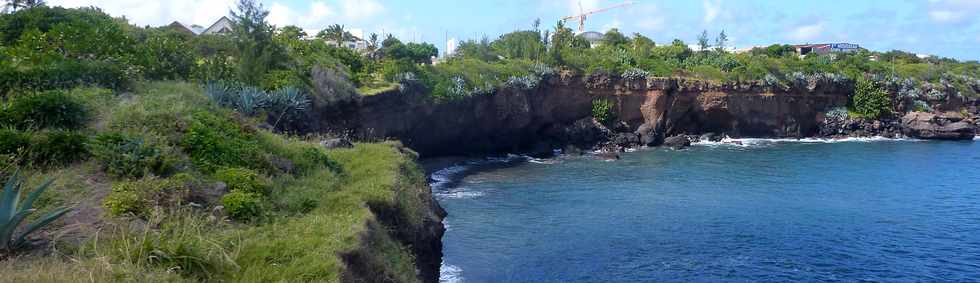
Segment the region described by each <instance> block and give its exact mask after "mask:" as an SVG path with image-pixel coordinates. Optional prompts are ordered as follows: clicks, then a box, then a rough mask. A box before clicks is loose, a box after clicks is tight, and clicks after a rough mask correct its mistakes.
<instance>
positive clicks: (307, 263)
mask: <svg viewBox="0 0 980 283" xmlns="http://www.w3.org/2000/svg"><path fill="white" fill-rule="evenodd" d="M71 93H72V94H73V95H78V96H79V97H83V98H84V100H85V101H86V104H87V105H88V107H89V109H90V110H91V111H92V112H93V119H92V120H91V121H89V122H88V123H87V124H86V129H83V132H84V133H86V134H88V135H96V134H99V133H105V132H109V131H112V132H121V133H126V134H127V135H131V136H134V137H141V138H143V139H145V140H146V141H147V142H150V143H153V144H156V145H158V146H160V147H161V154H164V155H167V156H168V157H169V158H172V159H174V160H177V161H176V163H177V164H176V166H175V167H176V168H178V169H177V172H174V173H175V174H177V173H181V174H180V175H182V176H196V177H194V178H198V179H199V180H197V181H199V182H197V183H200V184H199V186H201V187H199V188H203V187H206V186H213V185H214V182H215V181H216V180H214V179H213V178H214V177H213V176H212V175H211V174H208V173H207V172H209V171H207V170H202V168H197V166H195V163H194V162H191V159H190V158H189V157H188V154H187V153H186V152H184V147H182V146H181V142H182V141H183V140H185V138H186V135H187V133H188V132H189V130H190V128H191V127H190V126H191V125H192V124H193V123H194V121H195V119H196V118H195V113H200V112H201V111H206V112H208V113H212V114H214V115H215V117H218V119H226V120H227V121H231V122H233V123H238V124H240V125H241V127H242V129H243V131H244V132H245V133H246V134H245V135H244V136H243V137H242V138H243V139H248V140H249V142H250V143H251V144H254V145H255V148H254V149H253V150H257V151H258V152H256V154H257V156H261V157H262V158H263V160H265V161H268V162H267V163H269V164H273V165H274V166H272V167H276V168H274V169H269V170H256V172H258V173H259V174H261V175H262V176H261V178H262V179H266V180H269V181H270V187H269V189H268V191H269V194H268V196H267V197H265V198H263V203H262V215H261V216H260V217H258V218H257V219H254V220H251V221H244V222H239V221H228V220H226V219H224V218H222V216H221V214H220V213H219V214H214V213H213V210H211V209H210V208H208V207H205V208H203V209H199V208H191V207H189V206H187V205H186V204H180V203H178V204H165V205H164V206H158V207H152V208H148V210H147V211H146V213H145V214H144V215H141V216H139V217H138V218H130V217H129V216H121V217H114V216H109V214H108V213H106V212H105V211H104V209H105V208H104V207H103V206H102V203H103V201H104V198H105V196H106V195H107V194H108V193H109V191H110V188H111V187H112V185H113V184H116V183H120V182H125V181H127V180H129V179H127V178H125V177H121V176H114V175H111V174H107V173H106V172H104V170H105V169H104V168H103V167H102V166H100V165H99V163H98V162H97V161H95V160H91V159H90V160H83V161H78V162H75V163H72V164H69V165H67V166H62V167H58V168H41V169H30V170H28V171H29V172H26V173H27V175H28V176H30V177H29V178H28V181H27V184H28V185H30V184H36V183H39V182H41V181H42V180H44V179H46V178H48V177H54V178H56V179H57V181H56V182H55V184H54V186H53V187H52V188H51V190H49V192H48V193H47V194H45V195H44V196H43V198H42V199H40V200H39V201H38V203H37V207H38V208H39V209H40V210H42V211H44V210H46V209H49V208H53V207H56V206H61V205H70V206H74V207H76V208H78V209H80V210H84V211H85V213H86V214H92V215H95V216H90V218H92V219H87V220H86V221H92V222H94V223H88V224H89V225H88V226H85V228H86V229H82V230H79V231H76V232H74V236H71V239H70V240H60V239H55V241H54V242H53V246H55V247H57V251H58V252H57V253H55V255H52V256H27V257H23V258H18V259H14V260H8V261H5V262H0V272H2V273H3V274H4V276H3V277H4V278H3V279H0V281H10V280H12V281H17V282H66V281H91V282H108V281H124V282H126V281H129V282H133V281H153V282H181V281H232V282H285V281H289V282H296V281H298V282H304V281H316V282H338V281H340V280H341V277H342V276H343V275H344V274H349V272H350V270H348V268H350V267H349V266H348V263H345V262H344V260H343V259H342V256H343V255H352V254H357V255H360V256H361V260H360V261H359V262H357V263H355V264H357V265H362V266H363V267H361V268H366V269H369V270H372V271H374V273H375V275H376V276H378V277H377V278H385V279H390V280H395V281H398V282H414V281H417V278H416V277H415V276H416V275H415V265H414V258H413V256H412V254H411V252H410V251H409V249H408V248H407V247H405V246H402V245H401V244H400V242H399V241H397V240H396V239H394V238H393V237H392V236H391V233H390V232H391V231H392V230H394V229H416V228H417V227H418V226H419V225H421V223H422V220H423V218H424V217H430V214H429V212H428V211H426V210H425V209H426V208H427V207H426V206H425V205H426V201H428V195H426V194H424V192H425V191H423V190H420V189H422V188H425V179H424V175H423V174H422V173H421V170H419V168H418V167H417V166H416V164H415V163H414V158H415V156H414V155H413V154H411V153H409V152H407V151H405V150H404V149H401V148H400V147H401V146H400V145H398V144H397V143H378V144H357V145H356V146H355V147H354V148H352V149H338V150H326V149H324V148H323V147H322V146H320V145H319V143H318V141H316V140H306V139H302V138H296V137H285V136H281V135H277V134H274V133H270V132H267V131H265V130H258V129H257V128H256V127H255V126H254V123H255V121H250V120H247V119H242V118H239V117H238V116H236V115H234V114H232V113H230V112H229V111H228V110H223V109H218V108H216V107H215V106H213V104H211V103H210V102H209V100H208V99H207V97H205V96H204V94H203V92H202V89H201V87H200V86H198V85H194V84H189V83H181V82H151V83H140V84H138V85H137V86H136V87H135V91H134V92H132V93H127V94H117V93H112V92H111V91H106V90H101V89H93V88H89V89H76V90H74V91H72V92H71ZM262 166H263V168H260V169H266V168H265V166H267V165H262ZM251 169H256V168H251ZM155 178H162V179H169V178H176V176H173V177H171V176H157V177H155ZM191 189H194V188H191ZM374 206H381V207H385V208H394V209H396V210H398V211H399V213H400V214H402V215H408V216H411V217H409V218H408V222H407V224H408V225H409V226H413V227H387V226H384V225H383V224H382V221H380V220H379V219H377V217H376V216H375V215H374V213H373V212H372V210H371V209H370V207H374ZM216 216H217V217H216ZM70 221H79V219H71V220H70Z"/></svg>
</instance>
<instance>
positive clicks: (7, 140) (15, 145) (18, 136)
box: [0, 128, 31, 154]
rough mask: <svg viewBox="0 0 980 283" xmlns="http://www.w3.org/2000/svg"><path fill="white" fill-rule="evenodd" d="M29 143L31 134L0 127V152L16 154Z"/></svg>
mask: <svg viewBox="0 0 980 283" xmlns="http://www.w3.org/2000/svg"><path fill="white" fill-rule="evenodd" d="M30 144H31V135H29V134H27V133H24V132H21V131H18V130H15V129H10V128H3V129H0V154H18V153H20V152H21V151H22V150H24V149H26V148H27V147H28V146H29V145H30Z"/></svg>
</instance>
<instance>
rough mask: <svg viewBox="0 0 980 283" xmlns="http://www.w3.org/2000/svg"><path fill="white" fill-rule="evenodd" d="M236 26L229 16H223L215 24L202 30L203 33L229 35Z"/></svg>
mask: <svg viewBox="0 0 980 283" xmlns="http://www.w3.org/2000/svg"><path fill="white" fill-rule="evenodd" d="M234 26H235V24H234V23H233V22H232V21H231V20H230V19H228V17H221V18H220V19H218V21H217V22H214V24H212V25H211V26H210V27H208V28H207V29H205V30H204V31H203V32H201V34H217V35H227V34H230V33H231V31H232V30H233V29H234Z"/></svg>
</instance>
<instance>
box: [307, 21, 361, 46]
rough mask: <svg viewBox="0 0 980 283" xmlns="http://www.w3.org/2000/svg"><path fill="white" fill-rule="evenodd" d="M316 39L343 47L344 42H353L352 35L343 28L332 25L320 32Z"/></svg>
mask: <svg viewBox="0 0 980 283" xmlns="http://www.w3.org/2000/svg"><path fill="white" fill-rule="evenodd" d="M316 37H318V38H321V39H324V40H327V41H330V42H333V43H335V44H337V46H341V47H343V45H344V42H347V41H351V40H354V39H355V38H354V35H353V34H351V33H350V32H348V31H346V30H344V26H342V25H339V24H334V25H331V26H329V27H327V28H326V29H324V30H322V31H320V33H318V34H317V35H316Z"/></svg>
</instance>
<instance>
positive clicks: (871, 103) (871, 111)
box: [853, 81, 892, 119]
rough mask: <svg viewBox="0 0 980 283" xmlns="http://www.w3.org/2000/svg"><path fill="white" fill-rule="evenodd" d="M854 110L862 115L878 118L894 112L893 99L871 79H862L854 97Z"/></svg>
mask: <svg viewBox="0 0 980 283" xmlns="http://www.w3.org/2000/svg"><path fill="white" fill-rule="evenodd" d="M853 103H854V110H855V111H856V112H857V113H858V114H860V115H861V116H862V117H865V118H869V119H878V118H881V117H882V116H885V115H890V114H891V112H892V100H891V97H889V96H888V93H887V92H885V91H884V90H883V89H881V87H879V86H878V85H877V84H876V83H874V82H871V81H861V82H859V83H858V85H857V89H856V90H855V93H854V98H853Z"/></svg>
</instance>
